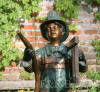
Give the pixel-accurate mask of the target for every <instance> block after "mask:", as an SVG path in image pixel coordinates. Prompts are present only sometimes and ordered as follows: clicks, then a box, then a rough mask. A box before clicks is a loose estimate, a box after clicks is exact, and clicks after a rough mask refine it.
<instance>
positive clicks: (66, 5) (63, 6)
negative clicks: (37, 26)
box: [55, 0, 80, 21]
mask: <svg viewBox="0 0 100 92" xmlns="http://www.w3.org/2000/svg"><path fill="white" fill-rule="evenodd" d="M79 2H80V0H58V1H56V2H55V9H56V11H58V12H59V13H60V15H61V17H62V19H63V20H64V21H65V20H66V19H71V18H77V16H78V12H79V10H80V7H79V5H78V3H79Z"/></svg>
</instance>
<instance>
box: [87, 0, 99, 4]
mask: <svg viewBox="0 0 100 92" xmlns="http://www.w3.org/2000/svg"><path fill="white" fill-rule="evenodd" d="M86 2H87V3H89V4H92V3H94V2H97V3H100V0H86Z"/></svg>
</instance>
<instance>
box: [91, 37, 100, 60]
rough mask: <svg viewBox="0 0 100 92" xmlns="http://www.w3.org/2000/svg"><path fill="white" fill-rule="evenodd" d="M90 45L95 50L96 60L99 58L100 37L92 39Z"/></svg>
mask: <svg viewBox="0 0 100 92" xmlns="http://www.w3.org/2000/svg"><path fill="white" fill-rule="evenodd" d="M92 45H93V46H94V48H95V50H96V56H97V60H100V39H95V40H93V41H92Z"/></svg>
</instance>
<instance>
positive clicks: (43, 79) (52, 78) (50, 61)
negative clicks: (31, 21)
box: [22, 10, 87, 92]
mask: <svg viewBox="0 0 100 92" xmlns="http://www.w3.org/2000/svg"><path fill="white" fill-rule="evenodd" d="M40 30H41V34H42V36H43V38H44V39H46V40H47V41H48V43H47V44H46V45H45V46H44V47H43V48H40V49H38V50H36V51H34V50H32V49H30V48H26V49H25V51H24V57H23V61H22V65H23V67H24V68H25V70H26V71H27V72H34V69H33V68H32V58H33V56H34V52H35V54H36V59H37V61H38V62H39V67H40V92H69V91H68V90H69V88H70V77H71V73H70V70H71V66H70V62H71V56H72V55H71V52H70V51H71V49H69V48H68V47H67V46H66V45H64V44H63V42H64V41H65V40H66V39H67V37H68V35H69V29H68V26H67V24H66V23H65V22H64V21H62V20H61V19H60V17H59V16H58V14H57V13H56V11H54V10H51V11H49V12H48V15H47V18H46V20H45V21H44V23H42V24H41V25H40ZM79 65H80V66H81V67H82V69H83V70H81V71H84V70H86V66H87V62H86V59H85V56H84V54H83V52H82V51H79ZM81 67H80V68H81Z"/></svg>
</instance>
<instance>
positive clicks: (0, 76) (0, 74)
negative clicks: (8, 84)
mask: <svg viewBox="0 0 100 92" xmlns="http://www.w3.org/2000/svg"><path fill="white" fill-rule="evenodd" d="M2 79H3V75H2V72H0V80H2Z"/></svg>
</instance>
